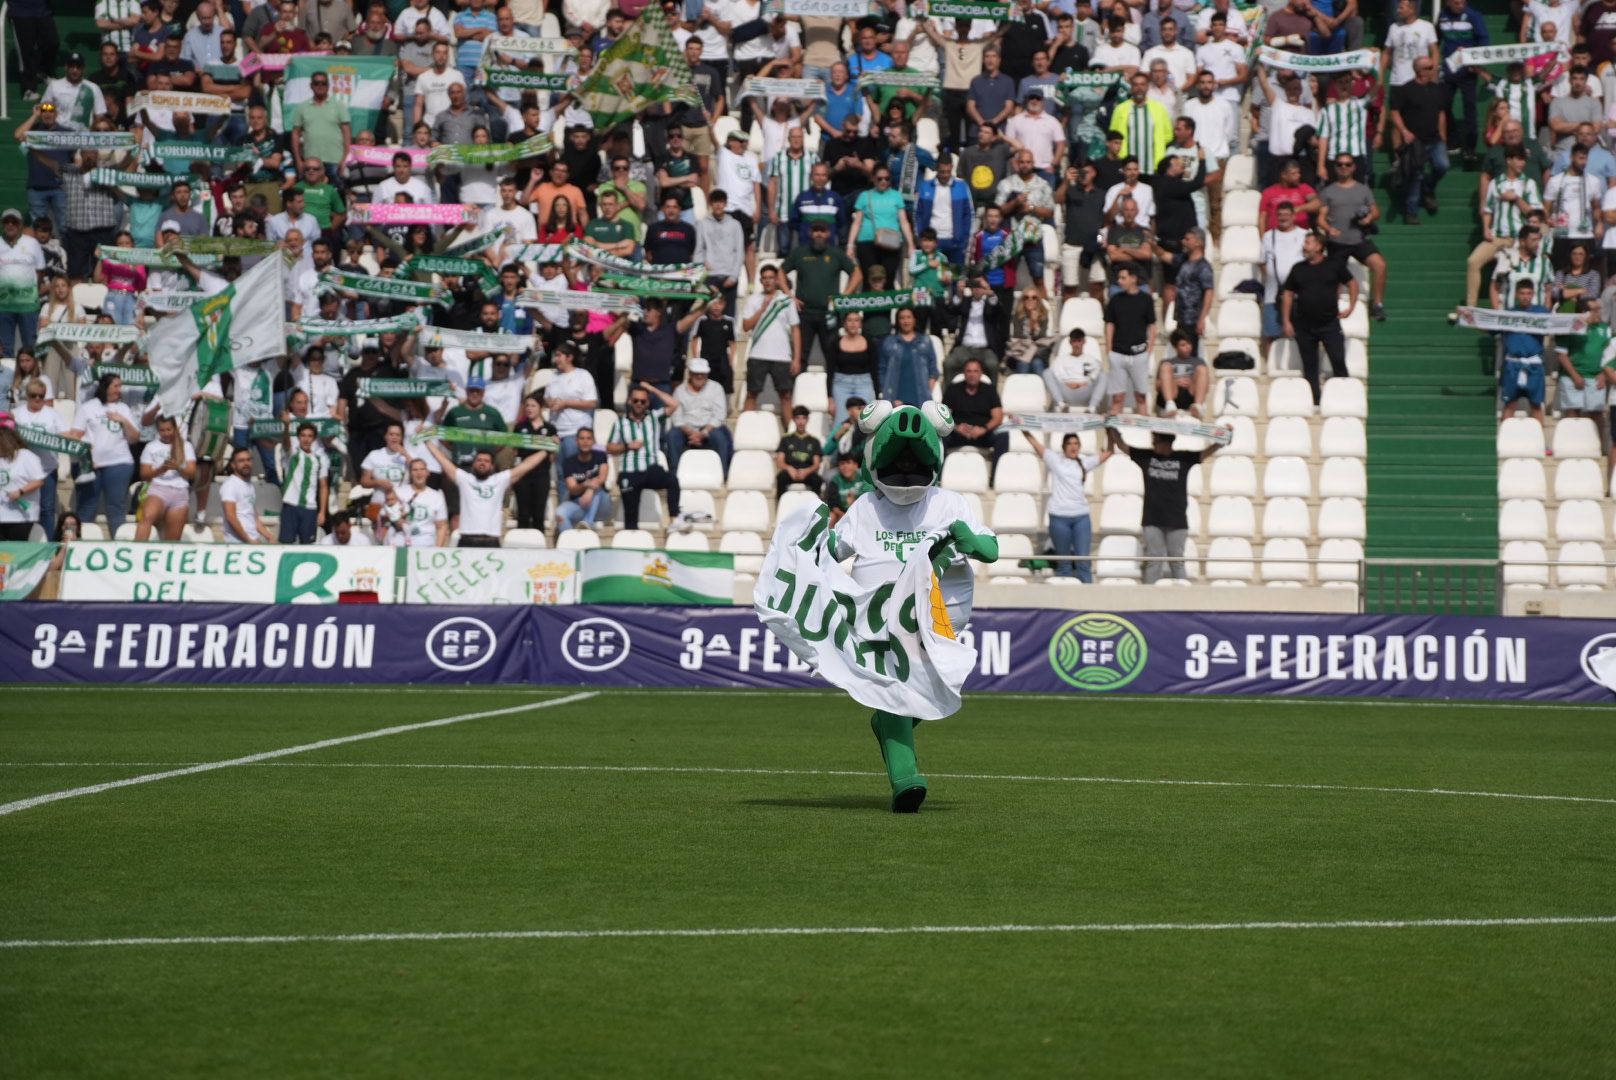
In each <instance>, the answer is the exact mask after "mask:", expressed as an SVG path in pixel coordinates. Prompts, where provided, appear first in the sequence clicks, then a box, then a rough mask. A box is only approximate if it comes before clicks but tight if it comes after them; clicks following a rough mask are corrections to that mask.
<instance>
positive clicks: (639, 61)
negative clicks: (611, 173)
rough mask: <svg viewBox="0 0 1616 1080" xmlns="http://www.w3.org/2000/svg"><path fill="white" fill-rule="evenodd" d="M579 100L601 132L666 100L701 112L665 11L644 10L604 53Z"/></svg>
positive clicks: (688, 72) (586, 81) (655, 7)
mask: <svg viewBox="0 0 1616 1080" xmlns="http://www.w3.org/2000/svg"><path fill="white" fill-rule="evenodd" d="M578 99H579V100H580V102H582V104H583V107H584V108H585V109H587V110H589V115H590V116H591V117H593V118H594V121H595V127H596V129H597V130H605V129H606V128H610V127H615V126H616V125H618V124H620V123H622V122H623V121H625V120H632V119H633V118H634V117H635V116H636V115H638V114H639V112H640V111H641V110H643V109H645V108H647V107H648V106H651V105H660V104H662V103H664V102H670V101H680V102H684V103H685V104H687V105H694V106H695V107H696V108H698V109H699V108H701V95H700V94H698V93H697V92H696V85H695V83H694V82H692V81H691V78H690V65H689V64H687V63H685V54H684V50H683V49H681V48H680V47H679V43H678V42H677V41H675V40H674V37H673V30H672V28H671V27H669V26H668V17H667V15H665V14H664V13H663V11H662V8H661V7H659V6H657V5H655V4H653V5H651V6H650V7H648V8H646V9H645V11H644V12H643V13H642V14H641V15H640V17H639V18H638V19H636V20H635V21H634V22H633V23H630V24H629V28H628V29H627V30H625V31H624V32H623V36H622V37H620V38H618V39H617V41H616V42H614V43H613V44H612V47H611V48H609V49H607V50H606V51H605V52H604V53H601V55H600V57H599V59H597V60H596V61H595V70H594V72H593V73H592V74H591V75H590V76H589V78H588V79H586V80H584V83H583V85H581V86H580V87H578Z"/></svg>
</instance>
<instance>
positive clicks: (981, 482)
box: [942, 450, 988, 495]
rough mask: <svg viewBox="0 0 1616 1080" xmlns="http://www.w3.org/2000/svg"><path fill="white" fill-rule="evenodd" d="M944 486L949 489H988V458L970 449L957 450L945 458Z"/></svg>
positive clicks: (978, 491) (979, 490)
mask: <svg viewBox="0 0 1616 1080" xmlns="http://www.w3.org/2000/svg"><path fill="white" fill-rule="evenodd" d="M942 486H943V487H944V488H947V489H948V490H949V491H960V492H965V491H971V492H975V493H977V494H979V495H980V494H983V493H984V492H986V491H987V490H988V459H987V458H985V457H983V456H982V455H981V454H976V453H972V452H971V451H969V450H956V451H954V452H953V453H951V454H949V455H948V456H947V457H945V458H944V459H943V480H942Z"/></svg>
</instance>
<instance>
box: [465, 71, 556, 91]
mask: <svg viewBox="0 0 1616 1080" xmlns="http://www.w3.org/2000/svg"><path fill="white" fill-rule="evenodd" d="M577 77H578V76H576V75H569V74H567V73H566V72H564V71H514V70H512V69H510V68H494V69H492V70H491V71H489V72H488V73H487V74H486V75H484V76H483V84H484V85H485V86H489V87H491V88H493V89H495V90H566V89H568V88H569V87H571V86H572V81H573V80H574V79H576V78H577Z"/></svg>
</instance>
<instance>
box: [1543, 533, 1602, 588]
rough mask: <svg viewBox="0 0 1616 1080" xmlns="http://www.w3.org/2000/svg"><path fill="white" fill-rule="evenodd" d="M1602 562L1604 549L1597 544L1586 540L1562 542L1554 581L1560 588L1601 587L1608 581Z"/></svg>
mask: <svg viewBox="0 0 1616 1080" xmlns="http://www.w3.org/2000/svg"><path fill="white" fill-rule="evenodd" d="M1604 564H1605V549H1604V548H1603V547H1601V546H1600V545H1599V544H1596V543H1593V542H1591V541H1587V540H1579V541H1574V542H1572V543H1569V544H1563V545H1561V547H1560V561H1559V563H1558V564H1556V566H1555V571H1554V577H1555V581H1556V582H1557V583H1558V584H1559V586H1560V587H1561V588H1562V589H1603V588H1604V587H1605V586H1606V585H1608V584H1609V583H1610V572H1609V571H1608V570H1606V569H1605V565H1604Z"/></svg>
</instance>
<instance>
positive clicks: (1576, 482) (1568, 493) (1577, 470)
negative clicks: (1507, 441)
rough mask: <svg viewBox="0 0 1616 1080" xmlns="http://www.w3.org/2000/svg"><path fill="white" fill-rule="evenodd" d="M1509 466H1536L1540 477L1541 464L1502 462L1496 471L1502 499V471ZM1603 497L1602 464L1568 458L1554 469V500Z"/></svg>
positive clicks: (1537, 496) (1522, 461)
mask: <svg viewBox="0 0 1616 1080" xmlns="http://www.w3.org/2000/svg"><path fill="white" fill-rule="evenodd" d="M1511 465H1536V466H1537V468H1538V474H1539V477H1540V483H1541V476H1542V472H1543V465H1542V463H1541V462H1537V461H1530V460H1526V459H1520V460H1512V461H1506V462H1504V463H1503V464H1502V465H1501V466H1500V467H1499V470H1498V475H1499V477H1500V479H1499V487H1500V491H1499V496H1500V497H1501V498H1502V497H1503V491H1502V486H1503V479H1502V477H1503V475H1504V470H1505V469H1506V468H1508V467H1509V466H1511ZM1604 495H1605V477H1604V465H1603V463H1602V462H1599V461H1593V460H1590V459H1588V458H1570V459H1569V460H1566V461H1562V462H1560V464H1558V465H1556V466H1555V467H1554V497H1555V498H1556V499H1600V498H1603V497H1604ZM1542 497H1543V496H1542V495H1535V496H1528V498H1538V499H1541V498H1542Z"/></svg>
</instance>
